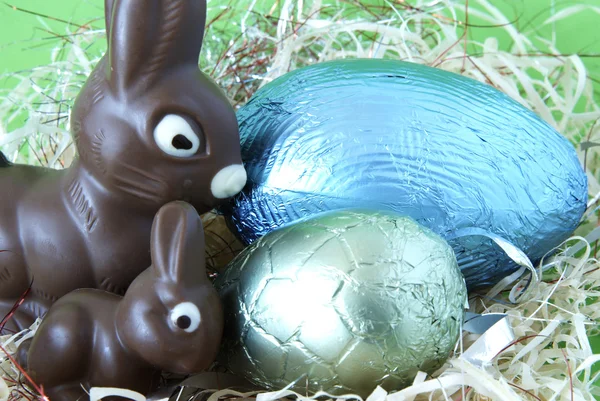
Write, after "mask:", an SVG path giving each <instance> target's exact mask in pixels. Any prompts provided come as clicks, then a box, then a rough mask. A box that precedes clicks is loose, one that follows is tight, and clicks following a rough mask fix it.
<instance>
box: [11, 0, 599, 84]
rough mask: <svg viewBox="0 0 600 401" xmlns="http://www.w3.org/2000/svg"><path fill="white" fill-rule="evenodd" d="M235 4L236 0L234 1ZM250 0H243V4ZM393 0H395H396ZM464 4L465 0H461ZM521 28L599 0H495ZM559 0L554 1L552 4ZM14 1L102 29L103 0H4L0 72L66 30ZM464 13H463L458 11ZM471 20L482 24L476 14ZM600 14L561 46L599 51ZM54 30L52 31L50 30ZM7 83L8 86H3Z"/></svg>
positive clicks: (582, 19)
mask: <svg viewBox="0 0 600 401" xmlns="http://www.w3.org/2000/svg"><path fill="white" fill-rule="evenodd" d="M396 1H397V0H396ZM231 2H232V1H231V0H209V6H214V5H217V4H219V3H224V4H229V3H231ZM233 2H234V3H236V2H235V0H233ZM249 2H250V1H249V0H238V1H237V3H239V4H240V5H241V6H242V7H243V4H244V3H249ZM258 2H259V3H261V2H262V3H268V4H269V5H270V4H273V2H274V0H258ZM367 2H368V3H381V4H385V2H384V0H366V1H363V3H367ZM392 2H393V1H392ZM457 3H464V0H457ZM491 3H492V4H494V5H495V6H497V7H498V8H499V9H500V10H501V11H502V12H504V13H505V15H507V16H508V17H509V18H510V19H511V20H515V24H516V25H517V26H518V27H519V28H520V29H521V30H524V31H525V30H527V29H530V28H532V27H537V28H538V32H539V33H540V35H541V36H543V37H546V38H550V37H551V32H552V26H551V25H546V26H542V27H540V26H541V24H542V22H543V21H544V20H545V19H546V18H547V17H548V16H549V15H550V13H551V12H552V8H553V7H554V11H555V12H556V11H560V10H561V9H564V8H565V7H568V6H573V5H578V4H588V5H596V6H598V7H600V0H574V1H573V0H491ZM552 3H554V5H553V4H552ZM11 6H16V7H19V8H22V9H25V10H29V11H34V12H36V13H39V14H44V15H48V16H52V17H55V18H58V19H62V20H64V21H75V22H77V23H78V24H82V23H89V24H91V25H92V26H94V27H97V28H100V29H101V28H102V26H103V21H102V20H101V19H100V18H99V17H101V16H102V15H103V14H102V13H103V1H102V0H7V1H6V2H4V1H2V2H0V38H1V39H0V73H5V72H12V71H17V70H22V69H29V68H31V67H34V66H37V65H43V64H46V63H48V61H49V60H50V59H49V54H50V51H51V50H52V49H53V48H54V47H56V46H57V43H58V40H59V39H57V37H56V33H65V34H66V32H67V29H66V25H65V23H64V22H59V21H53V20H50V19H48V18H40V17H38V16H36V15H33V14H28V13H26V12H23V11H18V10H15V9H14V8H12V7H11ZM459 17H460V16H459ZM471 22H474V23H477V21H475V20H474V19H471ZM599 25H600V14H595V13H590V12H587V13H577V14H575V15H572V16H570V17H568V18H566V19H565V20H563V21H559V22H558V23H556V25H555V28H556V32H557V35H556V37H557V38H558V40H557V45H558V48H559V50H560V51H561V52H564V53H584V54H600V29H599ZM49 31H52V32H49ZM499 31H500V30H498V29H493V28H470V31H469V33H470V35H472V36H473V37H475V38H476V39H483V38H485V37H489V36H497V35H499ZM499 39H500V43H501V45H502V47H504V48H506V47H507V46H509V45H510V44H509V43H508V42H507V40H506V39H507V37H506V36H503V35H501V34H500V35H499ZM584 61H585V63H586V65H587V67H588V68H589V69H590V73H591V75H592V77H594V78H598V79H599V80H600V59H598V58H593V57H585V58H584ZM0 85H6V83H0ZM4 87H6V86H4Z"/></svg>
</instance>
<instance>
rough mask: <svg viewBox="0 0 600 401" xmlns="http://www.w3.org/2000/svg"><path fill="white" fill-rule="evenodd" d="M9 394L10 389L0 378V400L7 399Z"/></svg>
mask: <svg viewBox="0 0 600 401" xmlns="http://www.w3.org/2000/svg"><path fill="white" fill-rule="evenodd" d="M9 395H10V391H9V390H8V385H7V384H6V382H5V381H4V380H2V378H0V401H7V400H8V396H9Z"/></svg>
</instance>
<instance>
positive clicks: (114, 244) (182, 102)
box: [0, 0, 246, 330]
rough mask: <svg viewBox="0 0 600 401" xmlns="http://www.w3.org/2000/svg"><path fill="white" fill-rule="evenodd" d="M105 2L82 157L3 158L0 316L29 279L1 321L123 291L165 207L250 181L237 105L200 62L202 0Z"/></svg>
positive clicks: (18, 321) (197, 201) (24, 322)
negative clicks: (85, 295) (61, 162)
mask: <svg viewBox="0 0 600 401" xmlns="http://www.w3.org/2000/svg"><path fill="white" fill-rule="evenodd" d="M105 7H106V28H107V36H108V51H107V53H106V54H105V56H104V58H102V60H101V61H100V62H99V63H98V65H97V66H96V68H95V69H94V71H93V73H92V75H91V76H90V78H89V79H88V81H87V83H86V84H85V86H84V87H83V89H82V90H81V93H80V95H79V96H78V98H77V99H76V101H75V105H74V107H73V111H72V116H71V117H72V118H71V131H72V133H73V137H74V140H75V143H76V146H77V149H78V155H79V157H78V159H77V160H75V161H74V162H73V163H72V165H71V166H69V167H68V168H67V169H64V170H60V171H56V170H50V169H44V168H37V167H33V166H23V165H18V164H16V165H12V164H10V163H7V162H6V161H5V160H4V157H3V155H0V204H2V206H3V208H2V210H0V249H2V250H5V251H6V252H2V253H0V267H2V266H4V267H2V268H3V269H4V272H3V273H2V277H4V278H3V279H0V315H2V316H4V315H5V314H7V313H8V312H9V311H10V310H11V309H12V307H13V305H14V304H15V302H16V301H17V300H18V299H19V298H20V297H21V295H22V294H23V293H25V291H27V290H28V288H29V287H30V286H31V288H30V291H28V295H27V298H26V299H25V301H24V303H23V304H21V306H20V307H19V309H18V310H17V312H16V313H15V314H14V315H13V317H12V318H11V321H10V322H9V324H8V325H7V326H5V329H10V330H18V329H23V328H26V327H28V326H29V325H30V324H31V323H33V321H34V320H35V319H36V318H38V317H41V316H42V315H43V314H44V313H45V312H46V311H47V310H48V308H49V307H50V305H52V304H53V303H54V302H56V301H57V300H58V299H59V298H60V297H62V296H63V295H65V294H67V293H69V292H70V291H72V290H74V289H77V288H97V289H101V290H106V291H109V292H113V293H116V294H119V295H122V294H124V293H125V291H126V289H127V287H128V286H129V285H130V284H131V282H132V281H133V280H134V279H135V277H137V276H138V275H139V274H140V273H141V272H142V271H144V269H146V268H147V267H148V266H149V265H150V253H149V252H148V244H149V241H150V231H151V226H152V222H153V219H154V217H155V215H156V213H157V211H158V210H159V209H160V207H161V206H163V205H164V204H166V203H168V202H171V201H176V200H180V201H187V202H189V203H190V204H192V205H193V206H194V207H195V208H196V210H198V212H200V213H205V212H208V211H209V210H210V209H211V208H213V207H214V206H215V205H216V204H218V203H219V201H220V200H224V199H225V198H228V197H230V196H232V195H234V194H236V193H237V192H239V191H240V190H241V189H242V187H243V186H244V184H245V182H246V172H245V170H244V168H243V166H242V159H241V152H240V143H239V134H238V126H237V121H236V117H235V112H234V111H233V108H232V107H231V106H230V104H229V102H228V101H227V99H226V98H225V96H224V95H223V94H222V93H221V91H220V90H219V89H218V88H217V87H216V86H215V84H214V83H213V82H212V81H211V80H210V79H209V78H207V77H206V76H205V75H204V74H202V73H201V72H200V70H199V68H198V57H199V53H200V49H201V46H202V39H203V38H202V36H203V30H204V23H205V19H206V15H205V14H206V1H205V0H106V3H105ZM40 227H43V228H44V229H43V230H40Z"/></svg>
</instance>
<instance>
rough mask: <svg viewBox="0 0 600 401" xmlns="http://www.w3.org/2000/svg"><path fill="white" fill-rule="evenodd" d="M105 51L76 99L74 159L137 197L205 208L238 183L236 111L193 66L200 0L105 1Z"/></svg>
mask: <svg viewBox="0 0 600 401" xmlns="http://www.w3.org/2000/svg"><path fill="white" fill-rule="evenodd" d="M105 11H106V26H107V37H108V52H107V54H106V55H105V57H104V58H103V59H102V60H101V62H100V63H99V64H98V65H97V67H96V69H95V70H94V72H93V73H92V76H91V77H90V79H89V80H88V82H87V83H86V85H85V86H84V88H83V90H82V91H81V93H80V95H79V97H78V98H77V100H76V102H75V105H74V108H73V114H72V131H73V134H74V138H75V140H76V145H77V149H78V151H79V157H80V162H81V163H82V164H83V165H84V166H85V167H86V169H87V170H88V171H90V172H91V173H92V175H93V176H94V177H96V179H97V180H99V181H100V182H101V183H102V184H103V186H104V187H105V188H107V189H108V190H109V191H111V192H116V193H120V194H122V195H123V196H125V197H126V198H128V197H132V200H135V201H136V202H140V203H141V205H148V206H156V205H161V204H164V203H166V202H169V201H173V200H185V201H187V202H190V203H192V204H193V205H195V206H196V207H197V208H199V209H201V210H207V209H210V208H212V207H214V206H215V205H216V204H217V203H218V202H219V199H224V198H228V197H230V196H232V195H234V194H236V193H237V192H239V191H240V190H241V188H242V187H243V186H244V184H245V183H246V173H245V170H244V168H243V166H242V161H241V156H240V145H239V132H238V126H237V121H236V117H235V113H234V111H233V109H232V107H231V106H230V104H229V102H228V100H227V98H226V97H225V96H224V95H223V94H222V92H221V91H220V89H219V88H218V87H217V86H216V85H215V84H214V83H213V82H212V81H211V80H210V79H209V78H208V77H206V76H205V75H204V74H202V72H201V71H199V69H198V57H199V53H200V49H201V47H202V38H203V34H204V24H205V20H206V1H205V0H194V1H191V0H170V1H165V0H163V1H160V0H152V1H150V0H114V1H112V0H107V1H106V4H105Z"/></svg>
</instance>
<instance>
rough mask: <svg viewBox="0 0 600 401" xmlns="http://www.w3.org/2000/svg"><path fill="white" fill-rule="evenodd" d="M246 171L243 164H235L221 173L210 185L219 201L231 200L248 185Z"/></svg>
mask: <svg viewBox="0 0 600 401" xmlns="http://www.w3.org/2000/svg"><path fill="white" fill-rule="evenodd" d="M247 178H248V177H247V176H246V170H245V169H244V166H242V165H241V164H233V165H231V166H227V167H225V168H224V169H222V170H221V171H219V172H218V173H217V174H216V175H215V176H214V178H213V179H212V182H211V184H210V190H211V192H212V194H213V196H214V197H215V198H217V199H225V198H230V197H232V196H233V195H236V194H237V193H239V192H240V191H241V190H242V188H244V185H246V180H247Z"/></svg>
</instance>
